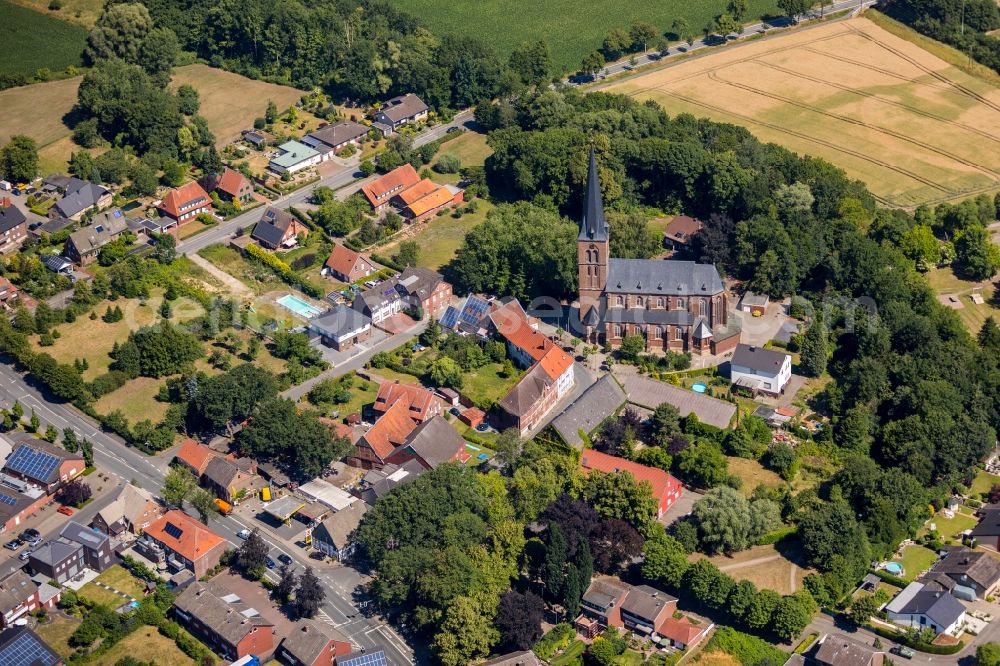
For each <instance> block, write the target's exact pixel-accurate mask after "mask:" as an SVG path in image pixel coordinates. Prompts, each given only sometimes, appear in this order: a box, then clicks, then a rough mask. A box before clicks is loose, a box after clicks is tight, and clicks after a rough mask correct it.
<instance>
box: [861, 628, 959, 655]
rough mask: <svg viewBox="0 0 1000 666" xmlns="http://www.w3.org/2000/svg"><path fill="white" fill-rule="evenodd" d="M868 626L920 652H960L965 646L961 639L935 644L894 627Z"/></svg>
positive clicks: (877, 632)
mask: <svg viewBox="0 0 1000 666" xmlns="http://www.w3.org/2000/svg"><path fill="white" fill-rule="evenodd" d="M867 628H868V629H870V630H872V631H873V632H875V633H876V634H878V635H879V636H882V637H883V638H888V639H889V640H891V641H896V642H897V643H901V644H903V645H905V646H907V647H910V648H913V649H914V650H919V651H920V652H926V653H928V654H958V653H959V652H961V651H962V649H963V648H964V647H965V641H960V642H959V643H957V644H955V645H934V644H933V643H925V642H923V641H921V640H919V639H917V638H915V637H913V636H911V635H910V634H907V633H905V632H901V631H896V630H894V629H887V628H886V627H883V626H881V625H878V624H869V625H868V627H867Z"/></svg>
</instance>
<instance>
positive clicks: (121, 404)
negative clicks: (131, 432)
mask: <svg viewBox="0 0 1000 666" xmlns="http://www.w3.org/2000/svg"><path fill="white" fill-rule="evenodd" d="M165 381H166V380H165V379H162V378H161V379H154V378H152V377H136V378H135V379H132V380H129V381H128V382H127V383H126V384H125V385H124V386H122V387H121V388H120V389H118V390H116V391H112V392H111V393H109V394H107V395H105V396H103V397H101V399H100V400H98V401H97V402H95V403H94V409H95V410H96V411H97V413H98V414H110V413H111V412H113V411H115V410H118V411H120V412H121V413H122V415H123V416H124V417H125V419H126V420H127V421H128V422H129V423H131V424H133V425H134V424H136V423H138V422H139V421H143V420H145V419H149V420H150V421H152V422H153V423H159V422H160V421H162V420H163V417H164V416H165V415H166V413H167V407H169V405H168V404H167V403H165V402H160V401H159V400H157V399H156V394H157V393H159V392H160V387H161V386H163V384H164V382H165Z"/></svg>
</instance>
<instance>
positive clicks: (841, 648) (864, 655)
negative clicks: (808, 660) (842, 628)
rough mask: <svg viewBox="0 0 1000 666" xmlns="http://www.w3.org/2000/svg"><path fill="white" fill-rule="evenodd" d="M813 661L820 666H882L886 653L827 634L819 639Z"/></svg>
mask: <svg viewBox="0 0 1000 666" xmlns="http://www.w3.org/2000/svg"><path fill="white" fill-rule="evenodd" d="M813 660H814V661H815V662H816V663H817V664H819V666H882V664H883V663H885V653H884V652H879V651H877V650H874V649H873V648H871V647H870V646H868V645H865V644H864V643H859V642H858V641H856V640H854V639H852V638H848V637H847V636H841V635H839V634H827V635H825V636H823V637H822V638H821V639H819V647H818V648H817V649H816V653H815V655H814V656H813Z"/></svg>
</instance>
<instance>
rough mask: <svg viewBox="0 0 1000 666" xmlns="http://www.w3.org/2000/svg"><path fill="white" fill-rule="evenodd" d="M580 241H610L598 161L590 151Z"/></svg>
mask: <svg viewBox="0 0 1000 666" xmlns="http://www.w3.org/2000/svg"><path fill="white" fill-rule="evenodd" d="M579 240H591V241H598V242H605V241H607V240H608V223H607V221H606V220H605V219H604V203H603V202H602V201H601V183H600V181H599V180H598V177H597V159H596V158H595V157H594V149H593V148H591V149H590V167H589V169H588V170H587V201H586V203H585V204H584V209H583V221H582V222H581V224H580V236H579Z"/></svg>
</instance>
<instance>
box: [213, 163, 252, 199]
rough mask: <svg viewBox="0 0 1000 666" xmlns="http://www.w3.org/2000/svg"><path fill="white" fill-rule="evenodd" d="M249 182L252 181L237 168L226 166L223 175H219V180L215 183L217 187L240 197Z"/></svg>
mask: <svg viewBox="0 0 1000 666" xmlns="http://www.w3.org/2000/svg"><path fill="white" fill-rule="evenodd" d="M249 184H250V181H248V180H247V178H246V176H244V175H243V174H241V173H240V172H239V171H236V170H235V169H230V168H229V167H226V170H225V171H223V172H222V175H221V176H219V182H218V183H217V184H216V185H215V189H217V190H221V191H223V192H225V193H226V194H228V195H230V196H233V197H236V198H239V196H240V190H241V189H243V188H244V187H245V186H247V185H249Z"/></svg>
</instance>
